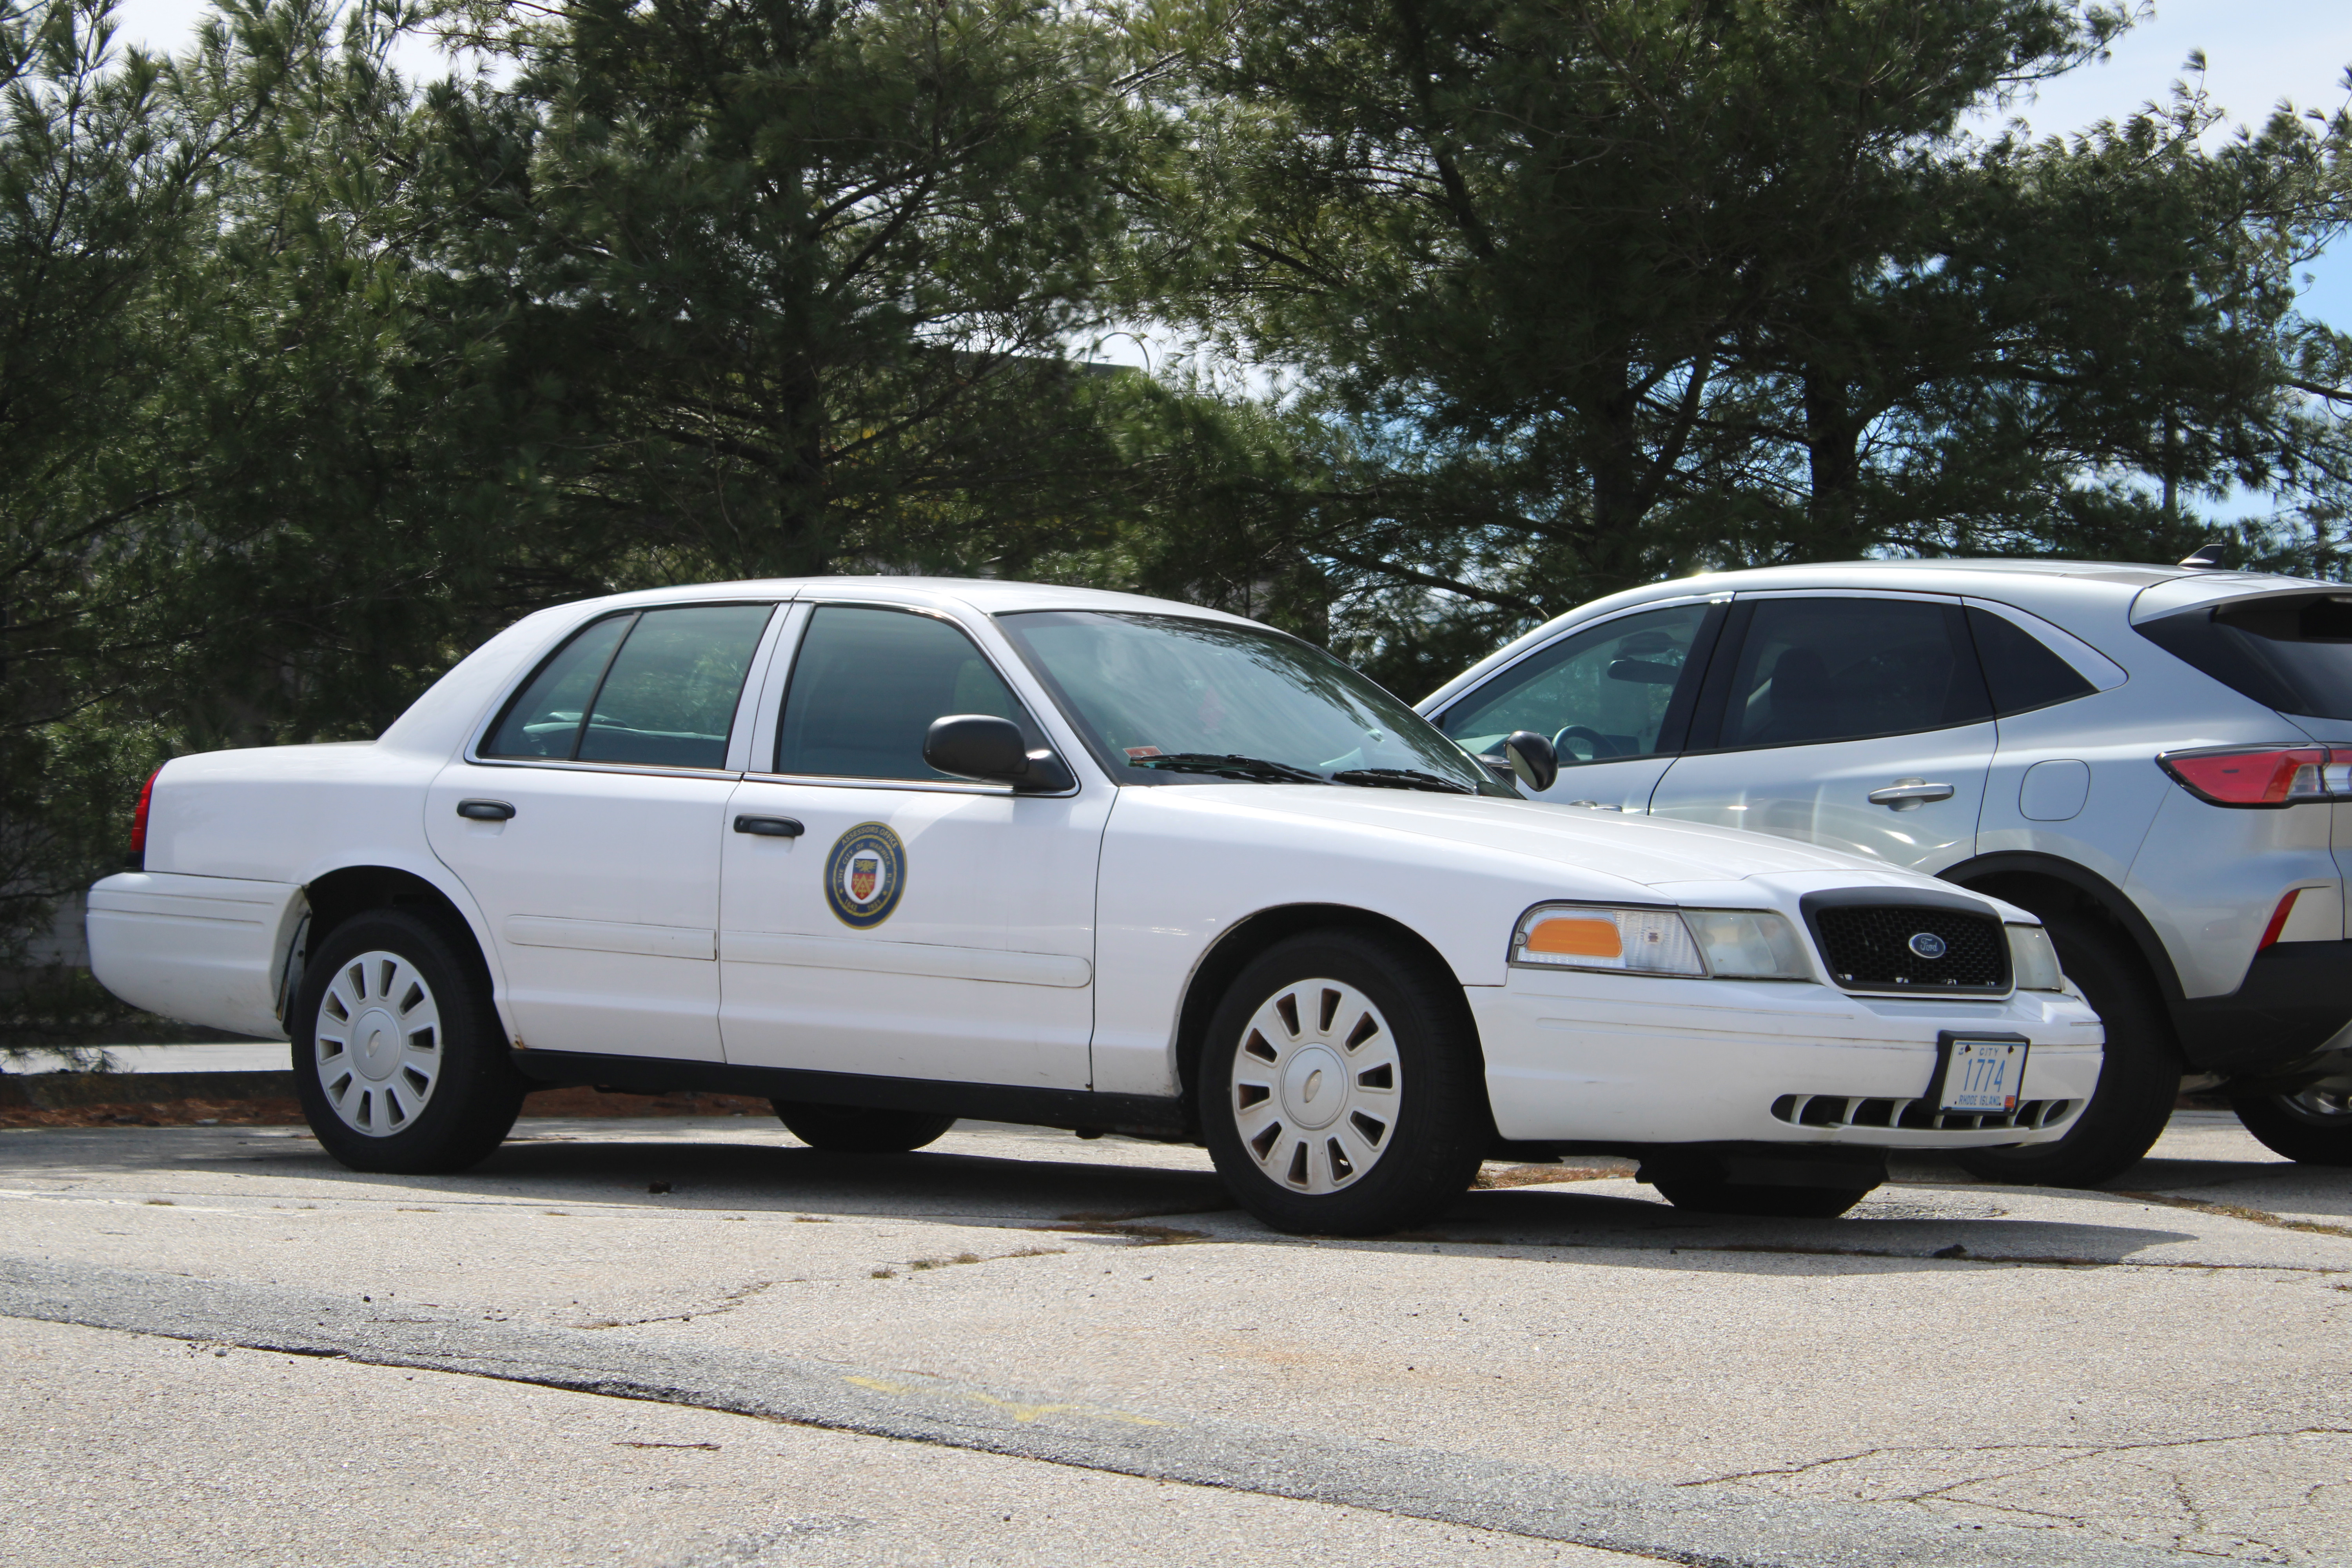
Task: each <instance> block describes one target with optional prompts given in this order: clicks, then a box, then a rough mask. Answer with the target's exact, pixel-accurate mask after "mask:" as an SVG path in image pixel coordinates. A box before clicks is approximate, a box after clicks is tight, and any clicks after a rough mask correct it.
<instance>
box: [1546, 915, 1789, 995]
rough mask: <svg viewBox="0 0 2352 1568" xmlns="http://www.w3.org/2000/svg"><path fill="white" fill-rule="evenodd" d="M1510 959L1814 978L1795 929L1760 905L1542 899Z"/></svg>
mask: <svg viewBox="0 0 2352 1568" xmlns="http://www.w3.org/2000/svg"><path fill="white" fill-rule="evenodd" d="M1511 962H1512V963H1521V964H1527V965H1529V966H1531V967H1534V968H1539V969H1601V970H1614V971H1617V972H1618V973H1629V974H1685V975H1702V976H1703V975H1708V974H1713V975H1716V976H1718V977H1721V978H1724V979H1741V980H1811V978H1812V977H1813V973H1812V967H1811V964H1809V963H1807V962H1806V960H1805V950H1804V946H1803V944H1802V943H1801V942H1799V941H1798V940H1797V933H1796V931H1795V930H1794V928H1792V927H1791V926H1790V924H1789V922H1788V921H1785V920H1783V919H1781V918H1780V916H1779V915H1776V914H1773V913H1770V912H1769V911H1768V910H1639V909H1601V908H1594V907H1592V906H1590V905H1580V904H1545V905H1541V906H1539V907H1538V908H1536V909H1533V910H1528V913H1527V914H1526V915H1525V916H1524V917H1522V918H1521V920H1520V921H1519V929H1518V930H1517V932H1515V933H1514V934H1513V936H1512V938H1511Z"/></svg>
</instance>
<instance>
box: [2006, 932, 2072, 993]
mask: <svg viewBox="0 0 2352 1568" xmlns="http://www.w3.org/2000/svg"><path fill="white" fill-rule="evenodd" d="M2009 968H2010V973H2012V974H2014V975H2016V976H2017V988H2018V989H2019V990H2020V991H2063V990H2065V989H2066V976H2065V975H2064V974H2063V973H2061V972H2060V970H2059V968H2058V950H2057V949H2056V948H2054V947H2053V946H2051V945H2050V933H2049V932H2048V931H2043V930H2042V928H2041V927H2040V926H2011V927H2010V928H2009Z"/></svg>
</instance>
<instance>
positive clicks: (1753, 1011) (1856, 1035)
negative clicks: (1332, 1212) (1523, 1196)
mask: <svg viewBox="0 0 2352 1568" xmlns="http://www.w3.org/2000/svg"><path fill="white" fill-rule="evenodd" d="M1465 994H1466V995H1467V996H1468V998H1469V1001H1470V1007H1471V1012H1472V1014H1473V1016H1475V1018H1476V1019H1477V1023H1478V1034H1479V1039H1480V1041H1481V1043H1482V1045H1483V1046H1484V1047H1485V1050H1486V1089H1487V1096H1488V1099H1489V1100H1491V1101H1492V1103H1493V1107H1494V1112H1495V1124H1496V1130H1497V1131H1499V1132H1501V1134H1502V1135H1503V1136H1504V1137H1505V1138H1507V1139H1510V1140H1513V1141H1515V1142H1591V1143H1603V1144H1622V1145H1647V1144H1656V1143H1699V1142H1746V1143H1774V1144H1800V1145H1804V1144H1811V1145H1822V1144H1843V1145H1848V1146H1860V1147H1869V1148H1882V1149H1979V1148H1986V1147H1992V1146H1998V1145H2002V1144H2014V1143H2045V1142H2051V1141H2053V1140H2054V1139H2056V1138H2059V1137H2061V1136H2063V1134H2064V1133H2065V1131H2066V1130H2067V1128H2069V1127H2070V1126H2072V1125H2073V1124H2074V1118H2075V1117H2076V1116H2078V1115H2080V1114H2081V1112H2082V1109H2083V1106H2084V1102H2085V1101H2087V1100H2089V1099H2090V1097H2091V1090H2092V1089H2093V1087H2094V1086H2095V1085H2096V1084H2097V1082H2098V1079H2099V1062H2100V1054H2101V1053H2100V1043H2101V1040H2102V1038H2103V1034H2102V1031H2101V1029H2100V1026H2099V1020H2098V1016H2097V1015H2095V1014H2094V1013H2093V1012H2092V1011H2091V1009H2090V1008H2089V1007H2088V1006H2086V1005H2084V1003H2083V1002H2082V1001H2081V1000H2080V999H2078V998H2076V997H2073V996H2065V995H2059V994H2052V993H2042V992H2019V993H2017V994H2014V995H2011V996H2010V997H2007V998H2004V999H2002V1000H2000V1001H1989V1002H1958V1001H1919V1002H1914V1001H1909V1000H1905V999H1892V998H1890V999H1886V1000H1877V999H1866V998H1863V997H1855V996H1848V995H1846V994H1843V992H1839V991H1836V990H1833V989H1832V988H1831V987H1829V986H1826V985H1817V984H1787V983H1782V984H1771V983H1763V982H1739V981H1725V980H1671V979H1663V978H1652V977H1647V976H1631V975H1615V974H1594V973H1572V974H1571V973H1549V972H1544V971H1534V970H1513V971H1512V972H1511V978H1510V980H1509V982H1508V983H1507V984H1503V985H1475V986H1469V987H1465ZM1954 1030H1957V1031H1961V1032H1964V1033H1974V1032H1984V1033H1992V1034H2009V1035H2020V1036H2022V1037H2025V1039H2026V1041H2027V1042H2028V1044H2029V1047H2030V1051H2029V1054H2028V1056H2027V1058H2026V1069H2025V1080H2024V1086H2023V1087H2024V1092H2023V1094H2022V1095H2021V1100H2023V1101H2025V1102H2028V1103H2030V1104H2037V1105H2038V1106H2039V1107H2040V1109H2039V1110H2036V1111H2035V1113H2034V1120H2035V1121H2038V1122H2039V1125H2032V1126H2028V1125H2016V1126H2011V1125H1984V1126H1950V1125H1948V1126H1944V1127H1932V1126H1927V1127H1905V1126H1892V1125H1870V1124H1868V1123H1870V1122H1871V1121H1874V1120H1893V1117H1892V1116H1891V1115H1890V1114H1889V1113H1888V1112H1887V1111H1885V1110H1882V1109H1881V1108H1882V1107H1888V1106H1890V1105H1892V1106H1894V1107H1900V1106H1901V1105H1902V1104H1904V1103H1905V1102H1909V1101H1915V1100H1919V1099H1920V1098H1921V1097H1922V1096H1924V1095H1925V1094H1926V1093H1927V1088H1928V1083H1929V1080H1930V1079H1932V1078H1933V1077H1934V1075H1935V1071H1936V1066H1937V1060H1938V1047H1937V1039H1938V1037H1939V1036H1941V1035H1943V1034H1945V1033H1946V1032H1948V1031H1954ZM1912 1120H1918V1118H1916V1117H1914V1118H1912ZM1971 1120H1973V1119H1971Z"/></svg>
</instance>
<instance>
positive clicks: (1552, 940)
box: [1528, 918, 1625, 958]
mask: <svg viewBox="0 0 2352 1568" xmlns="http://www.w3.org/2000/svg"><path fill="white" fill-rule="evenodd" d="M1528 952H1552V953H1559V954H1560V955H1561V956H1563V957H1571V958H1622V957H1624V956H1625V943H1624V941H1623V939H1622V938H1621V937H1620V936H1619V935H1618V934H1617V922H1616V921H1609V920H1599V921H1596V920H1573V919H1567V920H1563V919H1558V918H1555V919H1552V920H1548V921H1537V922H1536V926H1535V929H1534V930H1533V931H1528Z"/></svg>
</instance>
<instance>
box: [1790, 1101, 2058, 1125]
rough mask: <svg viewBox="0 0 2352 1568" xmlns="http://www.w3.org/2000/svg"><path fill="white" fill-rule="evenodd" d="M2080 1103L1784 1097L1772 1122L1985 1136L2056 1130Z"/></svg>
mask: <svg viewBox="0 0 2352 1568" xmlns="http://www.w3.org/2000/svg"><path fill="white" fill-rule="evenodd" d="M2082 1103H2083V1102H2082V1101H2080V1100H2020V1101H2019V1102H2018V1106H2017V1109H2016V1110H1998V1111H1995V1110H1937V1109H1936V1108H1935V1107H1934V1106H1932V1105H1930V1104H1928V1103H1927V1101H1926V1100H1860V1099H1855V1098H1853V1097H1852V1096H1849V1095H1839V1094H1784V1095H1782V1096H1781V1097H1780V1099H1778V1100H1774V1101H1773V1102H1772V1117H1773V1120H1775V1121H1785V1122H1787V1123H1788V1124H1789V1125H1790V1126H1791V1127H1898V1128H1908V1129H1910V1130H1912V1131H1920V1132H1930V1131H1933V1132H1983V1131H1991V1130H1993V1129H1995V1128H2026V1129H2029V1130H2030V1129H2033V1128H2040V1127H2054V1126H2056V1125H2057V1124H2058V1123H2059V1122H2061V1121H2065V1120H2066V1119H2067V1118H2068V1117H2069V1116H2072V1115H2074V1112H2075V1111H2076V1110H2079V1109H2081V1107H2082Z"/></svg>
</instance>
